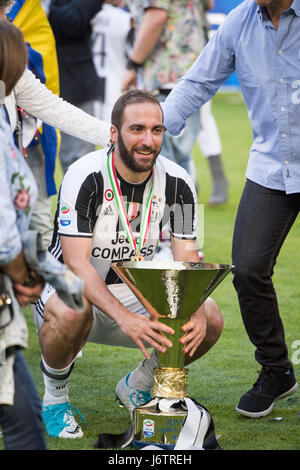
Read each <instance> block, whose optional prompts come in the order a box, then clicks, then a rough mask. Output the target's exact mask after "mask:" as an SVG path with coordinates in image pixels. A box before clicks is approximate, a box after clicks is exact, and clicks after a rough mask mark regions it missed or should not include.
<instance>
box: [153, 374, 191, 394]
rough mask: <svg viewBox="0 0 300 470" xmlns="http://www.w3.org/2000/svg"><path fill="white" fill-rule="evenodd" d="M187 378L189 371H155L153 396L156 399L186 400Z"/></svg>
mask: <svg viewBox="0 0 300 470" xmlns="http://www.w3.org/2000/svg"><path fill="white" fill-rule="evenodd" d="M187 378H188V369H179V368H170V367H163V368H160V369H158V368H157V369H154V386H153V395H154V396H155V397H156V398H184V397H186V396H187Z"/></svg>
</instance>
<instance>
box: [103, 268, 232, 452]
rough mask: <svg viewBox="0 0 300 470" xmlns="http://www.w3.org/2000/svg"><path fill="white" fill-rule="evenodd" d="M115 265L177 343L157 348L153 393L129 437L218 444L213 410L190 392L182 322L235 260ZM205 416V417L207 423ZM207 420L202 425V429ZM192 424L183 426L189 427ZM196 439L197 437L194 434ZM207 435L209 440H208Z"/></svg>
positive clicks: (168, 443) (153, 442)
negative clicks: (229, 263)
mask: <svg viewBox="0 0 300 470" xmlns="http://www.w3.org/2000/svg"><path fill="white" fill-rule="evenodd" d="M112 267H113V269H114V270H115V271H116V273H117V274H118V275H119V276H120V278H121V279H122V280H123V281H124V282H125V283H126V284H127V285H128V286H129V288H130V289H131V290H132V291H133V293H134V294H135V295H136V296H137V297H138V299H139V300H140V302H141V303H142V304H143V305H144V307H145V308H146V310H147V311H148V312H149V314H150V316H151V318H152V320H157V321H160V322H162V323H165V324H167V325H168V326H170V327H171V328H173V330H174V331H175V334H174V335H172V338H171V340H172V343H173V347H172V348H170V349H168V350H167V351H166V352H165V353H158V354H157V356H158V368H157V369H155V370H154V387H153V390H152V395H153V399H152V400H151V401H150V402H148V403H146V404H145V405H143V406H141V407H138V408H136V409H135V410H134V412H133V421H132V433H131V436H130V439H129V440H130V441H131V443H132V444H133V445H134V447H136V448H143V447H145V446H150V447H151V446H159V447H163V448H166V449H174V448H175V449H176V448H177V449H184V448H188V447H189V446H190V445H191V442H190V441H191V433H193V432H194V435H195V437H194V442H192V446H193V447H194V448H217V446H218V444H217V442H216V438H215V435H214V426H213V421H212V418H211V416H210V413H209V412H208V410H206V409H205V408H204V407H203V406H202V405H199V404H198V403H197V402H196V401H195V400H193V399H192V398H189V397H188V392H187V379H188V369H186V368H185V367H184V353H183V351H182V349H183V345H182V344H181V343H180V342H179V339H180V337H181V336H182V330H181V327H182V326H183V325H184V324H185V323H186V322H187V321H188V320H189V319H190V316H191V315H192V314H193V313H194V312H195V311H196V310H197V309H198V308H199V307H200V305H201V304H202V303H203V302H204V301H205V299H207V297H209V295H210V294H211V293H212V292H213V290H214V289H215V288H216V287H217V286H218V285H219V284H220V282H222V281H223V279H224V278H225V277H226V276H227V274H228V273H229V272H230V271H231V268H232V266H230V265H224V264H223V265H222V264H209V263H187V262H176V261H161V262H156V261H138V262H134V261H128V262H120V263H113V265H112ZM204 421H206V422H205V423H204ZM201 422H202V425H203V426H202V429H204V431H201V432H200V433H199V429H200V426H199V424H200V423H201ZM187 426H188V429H187V430H185V433H184V432H183V430H184V428H185V427H187ZM192 440H193V439H192ZM204 441H206V442H205V443H204Z"/></svg>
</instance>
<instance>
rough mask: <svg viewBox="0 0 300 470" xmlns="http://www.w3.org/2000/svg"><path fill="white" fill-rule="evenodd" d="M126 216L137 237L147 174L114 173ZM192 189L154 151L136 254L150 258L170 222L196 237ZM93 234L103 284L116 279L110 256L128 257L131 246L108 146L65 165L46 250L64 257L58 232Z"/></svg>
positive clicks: (178, 233)
mask: <svg viewBox="0 0 300 470" xmlns="http://www.w3.org/2000/svg"><path fill="white" fill-rule="evenodd" d="M117 177H118V183H119V187H120V190H121V193H122V197H123V200H124V205H125V208H126V212H127V217H128V220H129V222H130V227H131V230H132V233H133V235H134V237H135V240H136V242H137V243H138V241H139V234H140V226H141V220H142V214H143V209H144V207H145V205H146V198H147V195H148V194H149V187H150V185H152V174H150V175H149V177H148V178H147V179H146V180H145V181H143V182H142V183H139V184H132V183H129V182H127V181H125V180H124V179H123V178H122V177H121V175H119V174H117ZM196 204H197V199H196V191H195V187H194V184H193V182H192V180H191V178H190V176H189V175H188V174H187V172H186V171H185V170H184V169H183V168H181V167H180V166H179V165H177V164H176V163H174V162H172V161H170V160H168V159H167V158H165V157H163V156H162V155H159V157H158V158H157V161H156V171H155V178H154V185H153V191H152V210H151V214H150V219H149V220H150V222H149V230H148V234H147V237H146V240H145V244H144V246H143V247H142V249H141V255H142V256H143V257H144V259H145V260H148V261H149V260H151V259H152V257H153V255H154V252H155V249H156V246H157V243H158V241H159V235H160V231H161V229H162V227H163V226H165V225H166V224H168V225H169V229H170V232H171V234H172V236H173V237H176V238H180V239H196V216H197V210H196ZM61 235H63V236H67V237H89V238H92V252H91V264H92V265H93V266H94V267H95V269H96V270H97V272H98V273H99V274H100V275H101V277H102V278H103V279H104V280H105V282H106V284H108V285H109V284H114V283H116V282H120V280H119V278H118V277H117V275H116V274H115V272H114V271H113V270H112V269H111V268H110V264H111V262H115V261H126V260H130V259H132V258H133V256H134V250H133V248H132V246H131V245H130V241H129V240H128V238H127V236H126V232H125V230H124V227H123V225H122V222H121V219H120V217H119V212H118V207H117V203H116V201H115V197H114V193H113V190H112V185H111V182H110V179H109V175H108V170H107V149H102V150H98V151H96V152H92V153H90V154H88V155H85V156H84V157H82V158H80V159H79V160H78V161H76V162H75V163H74V164H73V165H71V166H70V168H69V169H68V171H67V173H66V174H65V176H64V179H63V181H62V184H61V188H60V191H59V197H58V204H57V209H56V214H55V226H54V232H53V239H52V243H51V245H50V247H49V250H50V252H51V253H52V254H53V255H54V256H55V257H56V258H59V259H60V260H61V261H63V257H62V251H61V245H60V236H61Z"/></svg>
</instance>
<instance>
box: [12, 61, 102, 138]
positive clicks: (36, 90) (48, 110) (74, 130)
mask: <svg viewBox="0 0 300 470" xmlns="http://www.w3.org/2000/svg"><path fill="white" fill-rule="evenodd" d="M14 91H15V97H16V102H17V105H18V106H20V107H21V108H23V109H24V110H25V111H26V112H28V113H29V114H31V115H32V116H34V117H36V118H39V119H40V120H41V121H43V122H45V123H46V124H49V125H50V126H53V127H55V128H57V129H59V130H61V131H63V132H65V133H66V134H70V135H72V136H74V137H78V138H79V139H82V140H86V141H88V142H91V143H93V144H95V145H101V146H102V147H106V146H107V145H109V141H110V124H109V123H107V122H105V121H100V120H99V119H96V118H95V117H93V116H91V115H89V114H87V113H85V112H84V111H82V110H81V109H79V108H76V106H73V105H72V104H70V103H68V102H67V101H64V100H63V99H62V98H60V97H59V96H57V95H55V94H53V93H52V92H51V91H50V90H48V88H47V87H46V86H45V85H43V84H42V83H41V82H40V80H39V79H37V78H36V77H35V75H34V74H33V73H32V72H31V71H30V70H28V69H26V70H25V72H24V73H23V75H22V77H21V78H20V80H19V81H18V83H17V85H16V86H15V89H14Z"/></svg>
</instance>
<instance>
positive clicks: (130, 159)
mask: <svg viewBox="0 0 300 470" xmlns="http://www.w3.org/2000/svg"><path fill="white" fill-rule="evenodd" d="M160 149H161V148H159V149H156V148H153V147H145V146H142V147H132V148H131V150H128V148H127V147H126V145H125V144H124V141H123V139H122V136H121V132H119V135H118V150H119V154H120V157H121V159H122V160H123V163H125V165H126V166H127V167H128V168H129V169H130V170H132V171H135V172H137V173H142V172H144V171H149V170H151V169H152V168H153V165H154V163H155V162H156V159H157V157H158V155H159V152H160ZM137 150H139V151H145V152H147V151H149V152H153V157H152V158H151V160H149V161H147V162H143V163H141V164H140V163H139V162H137V161H136V160H135V158H134V151H137Z"/></svg>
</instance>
